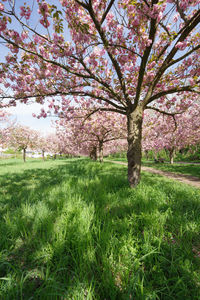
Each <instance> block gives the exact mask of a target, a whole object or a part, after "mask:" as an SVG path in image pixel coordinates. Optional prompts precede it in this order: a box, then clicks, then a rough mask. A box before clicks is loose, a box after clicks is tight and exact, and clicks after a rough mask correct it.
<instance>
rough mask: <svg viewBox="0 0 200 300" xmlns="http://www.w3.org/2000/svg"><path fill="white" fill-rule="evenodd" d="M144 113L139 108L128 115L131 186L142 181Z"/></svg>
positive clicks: (129, 177) (128, 153) (128, 157)
mask: <svg viewBox="0 0 200 300" xmlns="http://www.w3.org/2000/svg"><path fill="white" fill-rule="evenodd" d="M142 114H143V110H142V109H141V108H137V109H136V110H135V111H133V112H132V113H130V114H128V115H127V128H128V137H127V141H128V151H127V160H128V181H129V184H130V187H131V188H133V187H136V186H137V185H138V183H139V182H140V172H141V159H142Z"/></svg>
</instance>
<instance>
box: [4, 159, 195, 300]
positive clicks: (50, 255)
mask: <svg viewBox="0 0 200 300" xmlns="http://www.w3.org/2000/svg"><path fill="white" fill-rule="evenodd" d="M0 185H1V187H2V189H1V190H2V193H1V194H0V215H1V219H0V233H1V239H0V277H1V279H0V299H12V300H13V299H23V300H24V299H52V300H54V299H67V300H68V299H80V300H82V299H91V300H93V299H99V300H101V299H107V300H109V299H122V300H123V299H124V300H126V299H144V300H146V299H181V300H182V299H191V300H193V299H199V298H200V258H199V256H200V235H199V232H200V218H199V215H200V191H199V190H197V189H195V188H190V187H188V186H185V185H183V184H179V183H175V182H174V181H170V180H167V179H164V178H163V177H159V176H157V175H152V174H149V173H143V174H142V181H141V184H140V185H139V186H138V187H137V188H136V189H135V190H131V189H129V187H128V184H127V179H126V167H125V166H120V165H113V164H109V163H106V164H99V163H95V162H90V161H88V160H83V159H81V160H70V159H68V160H58V161H46V162H42V161H37V160H35V161H30V162H27V163H26V164H23V162H21V161H16V162H15V161H14V160H9V161H7V162H6V161H4V162H0Z"/></svg>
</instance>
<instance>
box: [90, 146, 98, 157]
mask: <svg viewBox="0 0 200 300" xmlns="http://www.w3.org/2000/svg"><path fill="white" fill-rule="evenodd" d="M90 158H91V159H92V160H97V147H93V148H92V150H91V152H90Z"/></svg>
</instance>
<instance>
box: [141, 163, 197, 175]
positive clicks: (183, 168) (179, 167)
mask: <svg viewBox="0 0 200 300" xmlns="http://www.w3.org/2000/svg"><path fill="white" fill-rule="evenodd" d="M142 165H143V166H146V167H151V168H155V169H158V170H162V171H167V172H173V173H178V174H185V175H191V176H195V177H199V178H200V165H199V164H182V163H181V164H180V163H174V164H169V163H154V162H147V161H145V162H143V164H142Z"/></svg>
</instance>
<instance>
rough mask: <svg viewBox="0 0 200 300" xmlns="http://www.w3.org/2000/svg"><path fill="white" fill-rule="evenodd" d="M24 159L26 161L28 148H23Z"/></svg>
mask: <svg viewBox="0 0 200 300" xmlns="http://www.w3.org/2000/svg"><path fill="white" fill-rule="evenodd" d="M23 161H24V162H26V149H23Z"/></svg>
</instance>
